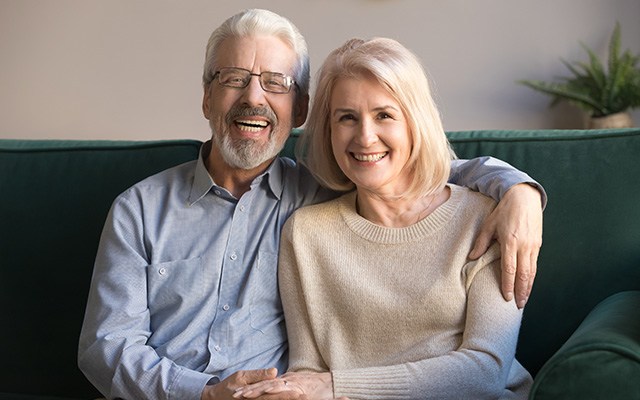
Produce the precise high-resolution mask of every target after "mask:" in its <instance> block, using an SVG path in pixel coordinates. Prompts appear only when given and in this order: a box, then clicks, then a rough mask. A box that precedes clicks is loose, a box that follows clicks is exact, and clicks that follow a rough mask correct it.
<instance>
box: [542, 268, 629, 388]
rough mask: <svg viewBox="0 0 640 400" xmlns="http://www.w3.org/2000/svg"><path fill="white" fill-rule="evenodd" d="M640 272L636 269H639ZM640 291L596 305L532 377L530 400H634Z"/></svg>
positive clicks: (610, 298)
mask: <svg viewBox="0 0 640 400" xmlns="http://www.w3.org/2000/svg"><path fill="white" fill-rule="evenodd" d="M639 267H640V264H639ZM639 378H640V291H628V292H622V293H618V294H615V295H613V296H611V297H609V298H607V299H606V300H604V301H603V302H601V303H600V304H599V305H598V306H597V307H596V308H595V309H594V310H593V311H592V312H591V313H590V314H589V315H588V316H587V318H586V319H585V320H584V322H583V323H582V324H581V325H580V327H579V328H578V329H577V330H576V332H575V333H574V334H573V335H572V336H571V337H570V338H569V340H568V341H567V342H566V343H565V344H564V345H563V346H562V348H561V349H560V350H559V351H558V352H557V353H556V354H555V355H554V356H553V357H552V358H551V359H550V360H549V362H547V363H546V364H545V366H544V368H542V369H541V370H540V372H539V373H538V375H537V376H536V380H535V382H534V386H533V389H532V391H531V397H532V398H535V399H541V400H542V399H602V400H611V399H640V380H639Z"/></svg>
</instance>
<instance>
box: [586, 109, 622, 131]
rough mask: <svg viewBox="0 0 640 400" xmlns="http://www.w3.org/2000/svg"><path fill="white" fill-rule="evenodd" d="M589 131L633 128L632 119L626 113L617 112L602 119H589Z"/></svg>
mask: <svg viewBox="0 0 640 400" xmlns="http://www.w3.org/2000/svg"><path fill="white" fill-rule="evenodd" d="M588 128H589V129H613V128H633V119H631V114H629V113H628V112H619V113H615V114H610V115H605V116H604V117H591V118H589V124H588Z"/></svg>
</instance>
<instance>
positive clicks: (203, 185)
mask: <svg viewBox="0 0 640 400" xmlns="http://www.w3.org/2000/svg"><path fill="white" fill-rule="evenodd" d="M210 149H211V141H210V140H208V141H206V142H205V143H203V144H202V146H201V147H200V154H199V156H198V160H197V162H196V170H195V173H194V177H193V183H192V185H191V191H190V193H189V200H188V201H189V205H193V204H195V203H197V202H198V201H199V200H200V199H202V198H203V197H204V196H205V195H206V194H207V193H209V191H211V189H212V188H214V187H217V186H218V185H216V183H215V182H214V181H213V178H212V177H211V175H210V174H209V171H208V170H207V167H206V165H205V163H204V160H205V157H208V156H209V151H210ZM283 175H284V166H283V160H281V159H280V158H276V159H275V160H274V161H273V162H272V163H271V165H269V167H268V168H267V169H266V170H265V171H264V172H263V173H262V174H260V175H258V176H257V177H256V178H255V179H254V180H253V182H252V183H251V188H252V189H254V188H255V187H256V186H257V185H259V184H260V183H261V182H262V181H263V180H264V179H265V177H266V181H267V184H268V188H269V190H270V191H271V193H272V194H273V195H274V196H275V197H276V198H277V199H278V200H280V198H281V196H282V190H283V184H282V183H283V179H284V177H283Z"/></svg>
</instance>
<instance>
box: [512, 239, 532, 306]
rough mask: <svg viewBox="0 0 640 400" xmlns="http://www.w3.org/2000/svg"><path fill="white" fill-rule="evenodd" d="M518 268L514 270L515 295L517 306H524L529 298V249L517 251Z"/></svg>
mask: <svg viewBox="0 0 640 400" xmlns="http://www.w3.org/2000/svg"><path fill="white" fill-rule="evenodd" d="M517 263H518V269H517V271H516V281H515V286H516V287H515V295H516V305H517V306H518V308H524V306H525V304H527V300H528V299H529V287H530V284H531V280H530V278H531V253H530V252H529V251H519V252H518V259H517Z"/></svg>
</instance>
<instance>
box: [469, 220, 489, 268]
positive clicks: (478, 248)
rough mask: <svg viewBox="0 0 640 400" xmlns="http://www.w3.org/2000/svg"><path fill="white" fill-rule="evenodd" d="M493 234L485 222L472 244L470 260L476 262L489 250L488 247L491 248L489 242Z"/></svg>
mask: <svg viewBox="0 0 640 400" xmlns="http://www.w3.org/2000/svg"><path fill="white" fill-rule="evenodd" d="M493 232H494V230H493V228H492V227H491V225H489V223H488V222H485V223H484V224H483V226H482V228H481V229H480V233H479V234H478V237H477V238H476V241H475V242H474V244H473V249H471V252H470V253H469V258H470V259H472V260H476V259H478V258H479V257H480V256H481V255H483V254H484V253H486V252H487V250H489V246H491V242H492V241H493Z"/></svg>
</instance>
